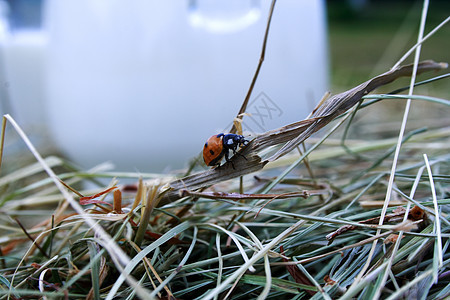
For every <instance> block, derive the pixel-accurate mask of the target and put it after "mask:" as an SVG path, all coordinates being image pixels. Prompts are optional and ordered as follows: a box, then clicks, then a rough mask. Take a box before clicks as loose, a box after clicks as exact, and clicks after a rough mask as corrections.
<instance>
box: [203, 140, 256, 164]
mask: <svg viewBox="0 0 450 300" xmlns="http://www.w3.org/2000/svg"><path fill="white" fill-rule="evenodd" d="M248 142H249V141H248V140H246V139H245V138H244V137H243V136H242V135H239V134H233V133H227V134H224V133H219V134H217V135H213V136H212V137H210V138H209V139H208V140H207V141H206V143H205V146H204V147H203V160H204V161H205V164H206V165H207V166H215V165H219V164H220V161H221V160H222V158H223V157H224V156H225V160H226V161H230V159H229V157H228V155H229V151H230V150H231V151H233V153H234V154H239V155H242V154H240V153H238V152H236V150H237V149H238V147H240V146H245V145H247V143H248ZM242 156H243V155H242ZM243 157H244V158H245V156H243ZM231 165H232V166H233V169H234V165H233V162H231Z"/></svg>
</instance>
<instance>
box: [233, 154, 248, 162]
mask: <svg viewBox="0 0 450 300" xmlns="http://www.w3.org/2000/svg"><path fill="white" fill-rule="evenodd" d="M234 154H235V155H239V156H242V157H243V158H244V159H245V160H247V157H245V155H244V154H241V153H239V152H234Z"/></svg>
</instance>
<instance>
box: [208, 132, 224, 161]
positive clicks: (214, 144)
mask: <svg viewBox="0 0 450 300" xmlns="http://www.w3.org/2000/svg"><path fill="white" fill-rule="evenodd" d="M222 136H223V134H222V135H220V136H219V135H213V136H212V137H210V138H209V139H208V140H207V141H206V143H205V146H204V147H203V160H204V161H205V164H206V165H207V166H214V165H217V164H218V163H219V162H220V160H221V159H222V157H223V155H224V152H223V141H222Z"/></svg>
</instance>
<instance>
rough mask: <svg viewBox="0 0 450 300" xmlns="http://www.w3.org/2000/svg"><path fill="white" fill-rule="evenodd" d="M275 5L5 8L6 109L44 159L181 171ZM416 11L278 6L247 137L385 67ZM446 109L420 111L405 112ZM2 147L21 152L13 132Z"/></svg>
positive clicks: (442, 42)
mask: <svg viewBox="0 0 450 300" xmlns="http://www.w3.org/2000/svg"><path fill="white" fill-rule="evenodd" d="M269 9H270V1H268V0H248V1H244V0H235V1H231V0H227V1H211V0H190V1H187V0H186V1H150V0H135V1H125V0H123V1H106V0H95V1H92V0H76V1H75V0H73V1H72V0H66V1H60V0H47V1H38V0H10V1H5V0H0V100H1V101H0V105H1V106H0V112H1V113H2V114H5V113H9V114H11V115H12V116H13V117H14V118H15V119H16V121H17V122H18V123H19V124H20V125H21V126H22V127H23V128H24V129H25V131H26V132H27V134H29V136H30V137H31V138H32V141H33V142H34V143H35V145H36V146H37V147H38V149H39V150H40V151H41V152H43V153H58V154H61V155H64V156H66V157H68V158H69V159H70V160H71V161H73V162H75V163H77V164H79V165H80V166H82V167H83V168H91V167H93V166H95V165H97V164H100V163H102V162H105V161H111V162H113V163H114V164H115V166H116V169H117V170H120V171H140V172H169V171H172V170H176V169H178V168H182V167H185V166H186V165H187V163H188V162H189V161H190V160H191V159H192V158H194V157H196V156H198V154H199V153H200V151H201V150H202V147H203V143H204V141H205V140H206V139H207V138H208V137H209V136H211V135H212V134H215V133H218V132H222V131H227V130H229V128H230V127H231V125H232V120H233V117H234V116H235V115H236V113H237V112H238V110H239V107H240V106H241V103H242V101H243V99H244V98H245V95H246V93H247V90H248V87H249V85H250V82H251V80H252V77H253V74H254V72H255V69H256V66H257V63H258V60H259V56H260V51H261V45H262V41H263V36H264V31H265V27H266V22H267V16H268V13H269ZM421 10H422V2H421V1H367V0H366V1H363V0H353V1H350V0H349V1H278V2H277V4H276V6H275V11H274V15H273V19H272V25H271V28H270V33H269V39H268V44H267V50H266V56H265V61H264V64H263V67H262V70H261V73H260V76H259V78H258V81H257V84H256V86H255V89H254V91H253V94H252V97H251V98H250V105H249V107H248V112H249V113H250V114H251V115H250V116H247V117H245V118H244V124H243V125H244V131H245V134H246V135H251V134H254V133H258V132H264V131H266V130H270V129H273V128H277V127H279V126H282V125H285V124H288V123H291V122H294V121H297V120H301V119H303V118H305V117H306V116H307V115H308V113H309V112H310V111H311V110H312V109H313V108H314V106H315V105H316V104H317V103H318V101H319V100H320V99H321V97H322V95H323V94H324V93H325V92H326V91H331V92H332V93H338V92H342V91H344V90H346V89H348V88H351V87H353V86H355V85H357V84H359V83H361V82H363V81H366V80H367V79H369V78H371V77H373V76H375V75H377V74H379V73H382V72H385V71H386V70H388V69H389V68H390V67H391V66H392V65H393V64H394V63H395V62H396V61H397V60H398V59H399V58H400V57H401V56H402V55H403V53H404V52H406V51H407V50H408V49H409V48H410V47H411V46H412V45H414V43H415V40H416V39H417V30H418V27H419V22H420V15H421ZM449 13H450V4H449V1H432V2H431V4H430V7H429V13H428V18H427V26H426V30H425V32H426V33H427V32H429V31H430V30H431V29H432V28H434V27H435V26H436V25H437V24H439V23H440V22H441V21H443V20H444V19H445V18H446V17H448V15H449ZM449 31H450V28H449V25H448V24H447V25H446V26H444V27H443V28H442V29H441V30H440V31H439V32H438V33H437V34H436V35H435V36H433V37H432V38H431V39H430V40H428V41H427V42H426V44H425V45H424V46H423V48H422V55H421V57H422V59H434V60H436V61H447V62H448V61H449V54H448V49H449V47H450V45H449V43H450V39H449V38H448V37H449V36H450V32H449ZM411 61H412V59H410V60H408V62H411ZM408 82H409V80H405V81H403V84H404V85H407V84H408ZM398 86H399V85H397V87H398ZM393 89H395V88H389V87H386V90H384V91H386V92H388V91H390V90H393ZM380 92H381V91H380ZM416 93H418V94H432V95H434V96H436V97H442V98H447V99H448V95H449V94H450V87H449V85H448V82H447V84H446V82H445V80H444V81H442V82H436V83H433V84H430V85H426V86H425V87H421V88H419V89H417V90H416ZM386 103H387V102H386ZM402 105H404V104H403V103H398V102H397V103H388V104H386V105H385V102H383V105H376V106H375V108H374V109H375V111H373V110H372V111H371V112H370V113H367V112H366V113H364V112H363V113H361V114H358V117H357V119H356V120H355V122H361V124H362V126H358V127H355V128H360V129H359V130H360V132H354V134H358V133H359V134H362V133H363V131H364V129H363V128H364V126H372V124H373V122H378V123H380V119H381V122H385V123H386V124H391V125H393V126H394V124H395V122H398V121H400V118H401V117H400V115H401V114H402V111H401V109H402ZM424 109H425V110H426V112H427V114H426V115H425V114H424ZM377 110H378V111H377ZM393 112H394V113H393ZM395 112H399V114H395ZM443 114H445V111H442V110H441V109H439V107H436V108H434V107H430V106H429V105H428V106H425V107H421V106H420V105H418V106H414V108H413V111H412V115H411V118H413V119H414V118H415V119H421V118H422V119H424V120H423V121H424V122H427V121H429V120H433V119H436V118H437V117H441V116H442V115H443ZM383 119H385V120H383ZM371 122H372V123H371ZM389 122H393V123H389ZM419 125H420V124H419ZM438 125H439V124H436V126H438ZM441 125H442V124H441ZM397 128H398V127H397ZM355 130H358V129H355ZM7 144H8V148H7V150H8V151H10V152H12V153H21V152H22V151H23V152H24V153H25V152H26V151H27V150H26V149H24V147H23V143H21V142H20V141H19V140H18V139H17V138H14V133H13V132H11V133H10V132H8V136H7ZM6 155H7V153H6Z"/></svg>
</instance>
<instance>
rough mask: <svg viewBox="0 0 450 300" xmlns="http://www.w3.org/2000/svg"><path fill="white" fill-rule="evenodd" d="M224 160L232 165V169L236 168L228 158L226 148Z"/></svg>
mask: <svg viewBox="0 0 450 300" xmlns="http://www.w3.org/2000/svg"><path fill="white" fill-rule="evenodd" d="M225 160H226V161H227V162H229V163H231V166H232V167H233V170H236V168H235V167H234V163H233V162H232V161H231V160H230V158H229V157H228V150H227V151H225Z"/></svg>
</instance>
